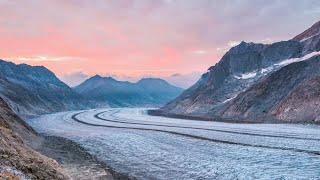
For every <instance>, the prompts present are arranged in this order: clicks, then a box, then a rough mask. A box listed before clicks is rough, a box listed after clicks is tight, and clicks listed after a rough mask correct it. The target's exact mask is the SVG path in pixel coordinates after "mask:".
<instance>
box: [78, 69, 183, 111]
mask: <svg viewBox="0 0 320 180" xmlns="http://www.w3.org/2000/svg"><path fill="white" fill-rule="evenodd" d="M74 89H75V91H76V92H78V93H79V94H81V95H82V96H84V97H86V98H87V99H89V100H90V101H91V102H94V103H96V104H100V105H101V106H105V105H109V106H113V107H127V106H159V105H164V104H165V103H167V102H169V101H170V100H172V99H174V98H175V97H177V96H178V95H179V94H180V93H181V92H182V89H181V88H178V87H175V86H172V85H170V84H169V83H167V82H166V81H164V80H162V79H157V78H144V79H141V80H140V81H138V82H137V83H131V82H127V81H117V80H115V79H113V78H111V77H101V76H99V75H96V76H93V77H91V78H89V79H87V80H86V81H85V82H83V83H82V84H80V85H79V86H77V87H75V88H74Z"/></svg>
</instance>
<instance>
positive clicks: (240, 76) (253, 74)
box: [234, 72, 257, 79]
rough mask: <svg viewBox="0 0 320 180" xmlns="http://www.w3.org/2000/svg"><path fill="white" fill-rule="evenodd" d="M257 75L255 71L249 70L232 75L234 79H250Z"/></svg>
mask: <svg viewBox="0 0 320 180" xmlns="http://www.w3.org/2000/svg"><path fill="white" fill-rule="evenodd" d="M256 76H257V73H256V72H250V73H246V74H240V75H239V76H234V77H235V78H236V79H251V78H254V77H256Z"/></svg>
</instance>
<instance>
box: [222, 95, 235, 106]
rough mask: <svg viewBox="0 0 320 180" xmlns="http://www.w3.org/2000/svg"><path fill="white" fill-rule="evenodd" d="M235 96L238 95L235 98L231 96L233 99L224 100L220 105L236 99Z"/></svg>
mask: <svg viewBox="0 0 320 180" xmlns="http://www.w3.org/2000/svg"><path fill="white" fill-rule="evenodd" d="M237 95H238V94H236V95H235V96H233V97H231V98H228V99H226V100H224V101H223V102H222V104H224V103H227V102H229V101H231V100H232V99H234V98H236V97H237Z"/></svg>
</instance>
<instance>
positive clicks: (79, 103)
mask: <svg viewBox="0 0 320 180" xmlns="http://www.w3.org/2000/svg"><path fill="white" fill-rule="evenodd" d="M0 96H1V97H2V98H4V99H5V100H6V101H7V102H8V103H9V105H10V107H12V108H13V110H14V111H15V112H17V113H19V114H20V115H34V114H43V113H48V112H56V111H65V110H72V109H80V108H84V107H86V106H87V105H88V104H87V103H86V102H85V101H84V99H83V98H82V97H81V96H80V95H78V94H77V93H75V92H74V91H73V90H72V89H71V88H69V87H68V86H67V85H66V84H64V83H63V82H61V81H60V80H59V79H58V78H57V77H56V76H55V75H54V74H53V73H52V72H50V71H49V70H48V69H46V68H45V67H42V66H29V65H26V64H20V65H16V64H14V63H11V62H6V61H3V60H0Z"/></svg>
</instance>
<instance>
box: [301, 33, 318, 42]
mask: <svg viewBox="0 0 320 180" xmlns="http://www.w3.org/2000/svg"><path fill="white" fill-rule="evenodd" d="M319 34H320V33H317V34H315V35H312V36H309V37H306V38H303V39H301V40H300V42H303V41H306V40H308V39H311V38H313V37H315V36H318V35H319Z"/></svg>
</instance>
